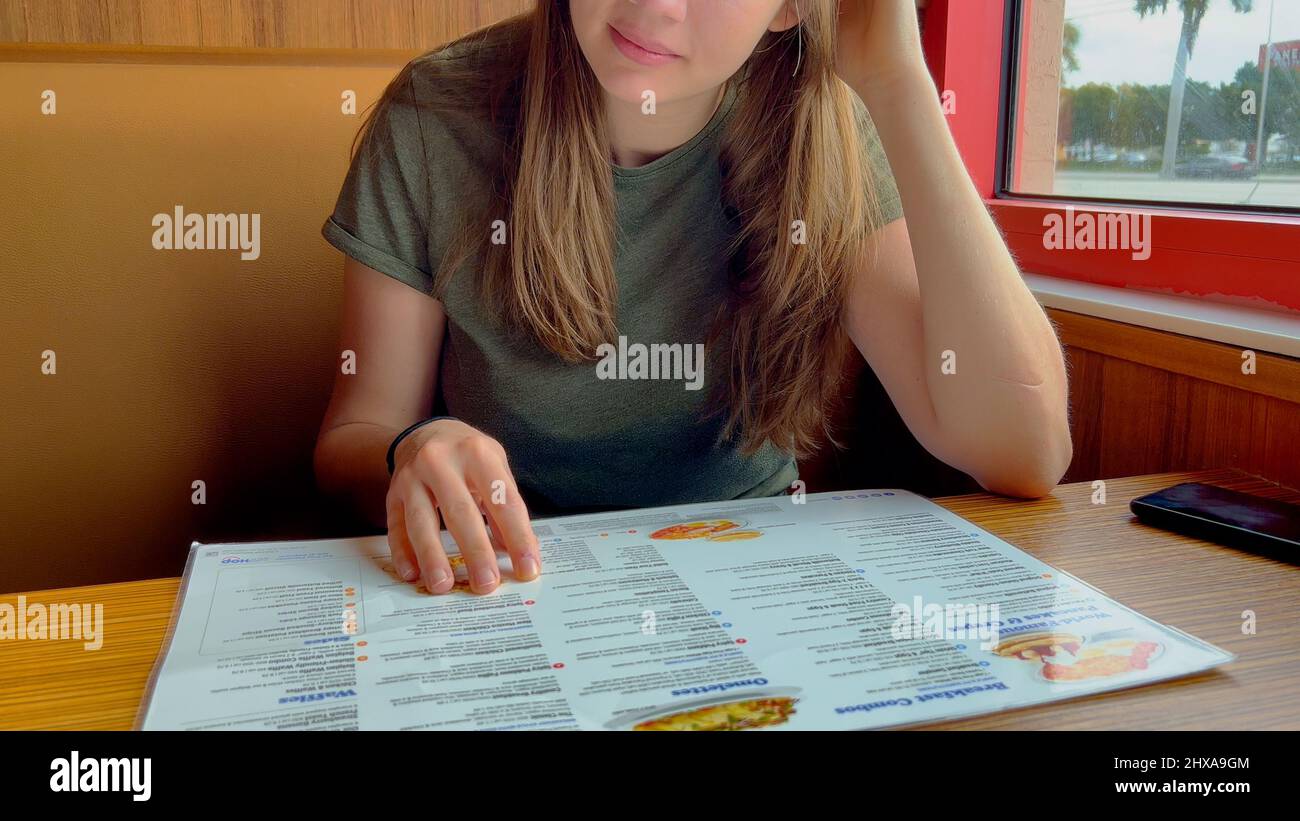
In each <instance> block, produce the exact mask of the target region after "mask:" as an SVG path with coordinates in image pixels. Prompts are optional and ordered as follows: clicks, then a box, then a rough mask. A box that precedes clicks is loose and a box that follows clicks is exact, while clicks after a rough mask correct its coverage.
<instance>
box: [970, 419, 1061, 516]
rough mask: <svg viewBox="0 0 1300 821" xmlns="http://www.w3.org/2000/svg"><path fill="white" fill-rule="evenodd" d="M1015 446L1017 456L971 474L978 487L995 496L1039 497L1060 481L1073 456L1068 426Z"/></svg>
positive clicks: (1052, 488) (1050, 490)
mask: <svg viewBox="0 0 1300 821" xmlns="http://www.w3.org/2000/svg"><path fill="white" fill-rule="evenodd" d="M1017 447H1018V449H1019V450H1020V451H1021V452H1019V453H1017V454H1016V456H1017V458H1015V459H1008V460H1006V461H1005V462H1004V463H1003V464H1002V465H1001V466H999V468H998V469H996V470H992V471H987V472H984V473H982V474H980V475H976V476H975V477H974V478H975V480H976V481H977V482H979V484H980V487H982V488H984V489H985V490H987V491H988V492H989V493H996V494H998V495H999V496H1011V497H1015V498H1018V499H1041V498H1043V497H1044V496H1047V495H1049V494H1050V493H1051V492H1052V491H1053V490H1054V489H1055V488H1056V486H1057V485H1058V484H1060V482H1061V478H1062V477H1063V476H1065V472H1066V470H1068V469H1069V467H1070V461H1071V459H1072V458H1073V457H1074V445H1073V443H1072V442H1071V440H1070V432H1069V430H1068V429H1067V430H1064V431H1062V432H1059V433H1056V434H1053V435H1052V436H1050V437H1047V438H1046V439H1038V440H1035V441H1033V442H1030V443H1026V444H1023V445H1019V446H1017Z"/></svg>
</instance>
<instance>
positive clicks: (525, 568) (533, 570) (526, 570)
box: [519, 553, 541, 579]
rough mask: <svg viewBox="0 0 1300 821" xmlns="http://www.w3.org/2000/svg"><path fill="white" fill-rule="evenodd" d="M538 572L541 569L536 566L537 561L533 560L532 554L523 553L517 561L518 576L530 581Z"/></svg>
mask: <svg viewBox="0 0 1300 821" xmlns="http://www.w3.org/2000/svg"><path fill="white" fill-rule="evenodd" d="M540 572H541V568H540V567H538V566H537V559H534V558H533V554H531V553H525V554H524V555H523V557H522V558H520V559H519V575H520V576H522V577H523V578H525V579H531V578H533V577H535V576H536V575H537V574H538V573H540Z"/></svg>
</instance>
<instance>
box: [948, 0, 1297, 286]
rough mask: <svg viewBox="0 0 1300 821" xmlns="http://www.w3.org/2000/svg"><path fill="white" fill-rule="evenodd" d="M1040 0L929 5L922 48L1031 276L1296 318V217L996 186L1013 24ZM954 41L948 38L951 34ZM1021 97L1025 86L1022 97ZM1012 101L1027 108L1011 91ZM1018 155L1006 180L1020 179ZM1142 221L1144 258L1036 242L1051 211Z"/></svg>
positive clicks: (976, 174) (968, 156)
mask: <svg viewBox="0 0 1300 821" xmlns="http://www.w3.org/2000/svg"><path fill="white" fill-rule="evenodd" d="M1034 2H1035V0H930V4H929V7H928V8H927V9H926V12H925V29H924V46H925V52H926V59H927V60H928V62H929V65H930V71H931V74H932V75H933V76H934V79H935V83H936V84H937V85H938V87H939V89H940V91H941V92H944V91H952V92H954V93H955V96H954V98H953V99H954V100H955V102H956V106H955V108H956V110H955V111H954V112H953V113H952V114H950V115H949V118H948V122H949V126H950V128H951V130H952V133H953V137H954V138H955V140H956V142H957V146H958V149H959V150H960V151H961V154H962V158H963V159H964V160H965V162H966V167H967V170H968V172H969V173H970V176H971V179H972V180H973V181H974V183H975V185H976V187H977V189H978V190H979V192H980V195H981V196H983V197H984V200H985V202H986V203H987V204H988V206H989V210H990V211H991V212H992V214H993V217H994V219H995V220H996V221H997V222H998V224H999V226H1000V227H1001V228H1002V231H1003V233H1004V235H1005V236H1006V239H1007V244H1008V246H1010V248H1011V251H1012V253H1013V254H1014V255H1015V257H1016V259H1017V260H1018V261H1019V263H1020V266H1021V269H1022V270H1023V271H1025V272H1026V273H1035V274H1046V275H1049V276H1055V277H1060V278H1064V279H1072V280H1079V281H1084V282H1092V283H1097V284H1101V285H1112V286H1120V287H1131V288H1140V289H1147V290H1156V291H1162V292H1165V293H1182V294H1188V295H1193V296H1215V297H1240V298H1247V299H1264V300H1267V301H1268V302H1271V303H1275V304H1277V305H1280V306H1283V307H1285V308H1289V309H1292V310H1300V216H1295V215H1289V214H1269V213H1259V212H1245V211H1230V210H1213V209H1208V208H1191V207H1183V206H1177V205H1172V204H1171V205H1169V206H1146V205H1141V206H1137V205H1128V204H1116V205H1114V206H1110V205H1106V204H1103V203H1097V202H1093V201H1086V202H1085V201H1077V200H1070V199H1067V198H1058V197H1052V198H1046V197H1034V196H1027V195H1023V194H1016V193H1014V192H1012V191H1009V190H1007V187H1006V186H1005V185H1004V184H1003V181H1002V179H1001V178H1002V174H1001V173H1000V169H1002V168H1004V167H1006V166H1004V165H1003V158H1004V153H1003V144H1004V143H1006V142H1007V141H1009V140H1010V139H1011V134H1012V129H1013V128H1014V127H1015V121H1014V120H1013V119H1012V118H1009V117H1007V111H1006V102H1007V100H1009V99H1010V98H1011V95H1009V94H1006V93H1004V86H1005V85H1006V84H1007V83H1010V82H1016V83H1017V84H1019V83H1020V82H1021V78H1020V77H1019V76H1018V73H1017V72H1016V71H1015V64H1016V61H1015V60H1010V59H1008V58H1010V57H1013V56H1015V55H1013V54H1011V53H1010V52H1011V51H1012V49H1013V48H1017V47H1018V48H1021V49H1023V48H1024V44H1023V43H1015V42H1013V38H1012V37H1011V36H1010V34H1009V32H1011V31H1014V27H1013V26H1012V25H1011V22H1012V18H1011V17H1009V15H1012V14H1015V13H1016V12H1017V10H1018V9H1023V12H1022V13H1023V14H1024V15H1025V18H1024V19H1025V20H1031V19H1032V15H1033V6H1034ZM950 35H951V36H950ZM1021 90H1023V88H1022V89H1021ZM1015 99H1016V100H1023V99H1024V95H1023V94H1017V95H1016V97H1015ZM1016 161H1017V158H1015V157H1013V158H1012V162H1011V163H1009V165H1011V166H1012V167H1011V174H1012V175H1013V176H1014V175H1015V174H1016V169H1015V167H1014V166H1015V164H1016ZM1067 207H1072V208H1073V209H1074V212H1075V213H1089V212H1091V213H1098V212H1102V213H1125V214H1128V213H1137V214H1149V215H1150V216H1151V234H1150V237H1151V245H1152V248H1151V257H1150V258H1149V259H1147V260H1134V259H1133V258H1132V254H1131V252H1129V251H1123V250H1116V251H1109V250H1091V251H1089V250H1082V251H1081V250H1049V249H1047V248H1045V247H1044V245H1043V236H1044V230H1045V229H1044V220H1045V219H1046V218H1047V216H1048V215H1049V214H1052V213H1056V214H1061V215H1064V214H1065V213H1066V208H1067Z"/></svg>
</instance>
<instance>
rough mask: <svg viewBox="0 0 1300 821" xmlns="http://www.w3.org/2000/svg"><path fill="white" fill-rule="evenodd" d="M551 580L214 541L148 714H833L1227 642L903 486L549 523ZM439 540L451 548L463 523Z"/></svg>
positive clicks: (830, 718)
mask: <svg viewBox="0 0 1300 821" xmlns="http://www.w3.org/2000/svg"><path fill="white" fill-rule="evenodd" d="M533 525H534V528H535V530H536V532H537V535H538V538H539V541H540V543H541V552H542V564H543V571H544V572H543V575H542V577H541V578H540V579H537V580H534V581H531V582H516V581H514V580H513V578H512V576H511V573H510V569H509V560H508V558H506V557H505V556H504V554H502V555H501V557H500V560H501V567H502V578H503V581H502V584H501V586H500V587H499V588H498V589H497V590H496V591H494V592H493V593H491V594H488V595H486V596H479V595H475V594H473V593H471V592H470V591H469V589H468V583H467V582H466V581H464V577H463V575H462V574H463V573H464V567H463V561H461V560H460V557H459V556H455V557H453V560H452V564H453V567H455V568H456V572H457V574H458V582H457V586H456V589H454V590H453V591H452V592H450V593H447V594H443V595H438V596H434V595H430V594H429V593H428V592H426V591H425V590H424V589H423V588H420V587H417V586H416V585H413V584H411V583H408V582H403V581H401V580H400V579H399V578H398V577H397V576H396V574H395V572H394V570H393V566H392V563H391V561H390V557H389V552H388V544H387V540H386V538H385V537H383V536H373V537H366V538H356V539H338V540H326V541H300V542H271V543H258V544H197V543H196V544H195V545H194V546H193V547H192V548H191V553H190V557H189V562H188V564H187V566H186V570H185V579H184V585H183V588H182V594H181V598H180V600H179V604H178V608H177V612H176V613H175V615H174V616H173V624H172V628H171V630H170V635H169V638H168V642H167V644H166V646H165V649H164V651H163V653H162V654H161V656H160V657H159V661H158V664H157V666H156V667H155V670H154V674H153V680H152V682H151V685H150V691H149V694H148V695H147V696H146V699H145V703H144V705H142V710H141V715H140V721H139V726H140V727H142V728H143V729H148V730H154V729H187V730H216V729H413V730H414V729H428V730H469V729H480V730H512V729H519V730H541V729H557V730H569V729H582V730H714V729H718V730H748V729H762V730H765V731H769V732H773V731H783V730H805V729H807V730H830V729H866V728H875V727H886V726H891V725H899V724H915V723H919V722H927V721H936V720H941V719H947V718H953V717H957V716H966V715H972V714H977V713H987V712H993V711H998V710H1005V709H1009V708H1014V707H1022V706H1026V705H1031V704H1039V703H1043V702H1049V701H1056V700H1059V699H1066V698H1073V697H1077V696H1080V695H1085V694H1089V693H1096V692H1100V691H1104V690H1114V689H1118V688H1124V687H1132V686H1135V685H1140V684H1145V683H1148V682H1153V681H1158V680H1161V679H1168V678H1173V677H1176V676H1182V675H1186V674H1189V673H1193V672H1196V671H1201V670H1205V669H1207V668H1210V667H1213V666H1214V665H1218V664H1222V663H1224V662H1227V661H1230V660H1231V659H1232V658H1233V657H1232V656H1231V655H1230V654H1229V653H1226V652H1224V651H1223V650H1220V649H1218V648H1216V647H1213V646H1211V645H1209V644H1206V643H1205V642H1202V641H1200V640H1198V639H1196V638H1194V637H1192V636H1189V635H1187V634H1185V633H1182V632H1180V631H1178V630H1176V629H1174V628H1171V627H1167V626H1164V625H1161V624H1158V623H1156V622H1154V621H1152V620H1150V619H1148V618H1146V617H1144V616H1142V615H1141V614H1139V613H1136V612H1134V611H1132V610H1130V609H1128V608H1127V607H1124V606H1123V605H1121V604H1119V603H1118V602H1115V601H1113V600H1111V599H1109V598H1107V597H1106V596H1105V595H1103V594H1102V593H1101V592H1100V591H1098V590H1096V589H1094V588H1092V587H1090V586H1089V585H1088V584H1086V583H1084V582H1083V581H1081V580H1079V579H1077V578H1074V577H1072V576H1070V575H1069V574H1066V573H1063V572H1061V571H1059V570H1056V569H1055V568H1052V567H1049V566H1048V565H1046V564H1043V563H1042V562H1040V561H1038V560H1036V559H1034V558H1033V557H1032V556H1029V555H1028V554H1026V553H1024V552H1022V551H1020V550H1017V549H1016V548H1014V547H1012V546H1011V545H1009V544H1007V543H1006V542H1004V541H1002V540H1000V539H998V538H997V537H995V536H993V535H991V534H989V533H987V532H985V531H983V530H981V529H980V528H978V527H976V526H975V525H973V524H971V523H970V522H967V521H966V520H964V519H962V518H961V517H959V516H957V515H955V514H953V513H951V512H949V511H947V510H945V509H943V508H942V507H940V506H938V505H936V504H934V503H933V502H931V501H929V500H927V499H924V498H922V497H920V496H916V495H914V494H912V493H908V492H906V491H902V490H866V491H853V492H837V493H818V494H807V495H795V496H783V497H775V498H765V499H753V500H742V501H733V502H719V503H712V504H697V505H684V506H676V507H664V508H654V509H646V510H637V511H626V512H620V513H613V514H591V515H582V516H569V517H560V518H554V519H543V520H538V521H535V522H534V523H533ZM443 539H444V543H445V544H446V545H448V546H449V547H450V548H451V549H454V542H453V541H452V540H451V539H450V537H449V536H448V535H447V534H444V536H443Z"/></svg>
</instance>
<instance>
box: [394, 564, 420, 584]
mask: <svg viewBox="0 0 1300 821" xmlns="http://www.w3.org/2000/svg"><path fill="white" fill-rule="evenodd" d="M398 572H399V573H401V574H402V581H404V582H410V581H415V577H416V576H418V575H420V574H419V573H417V572H415V568H414V567H411V566H410V565H406V566H405V567H403V568H400V569H399V570H398Z"/></svg>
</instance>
